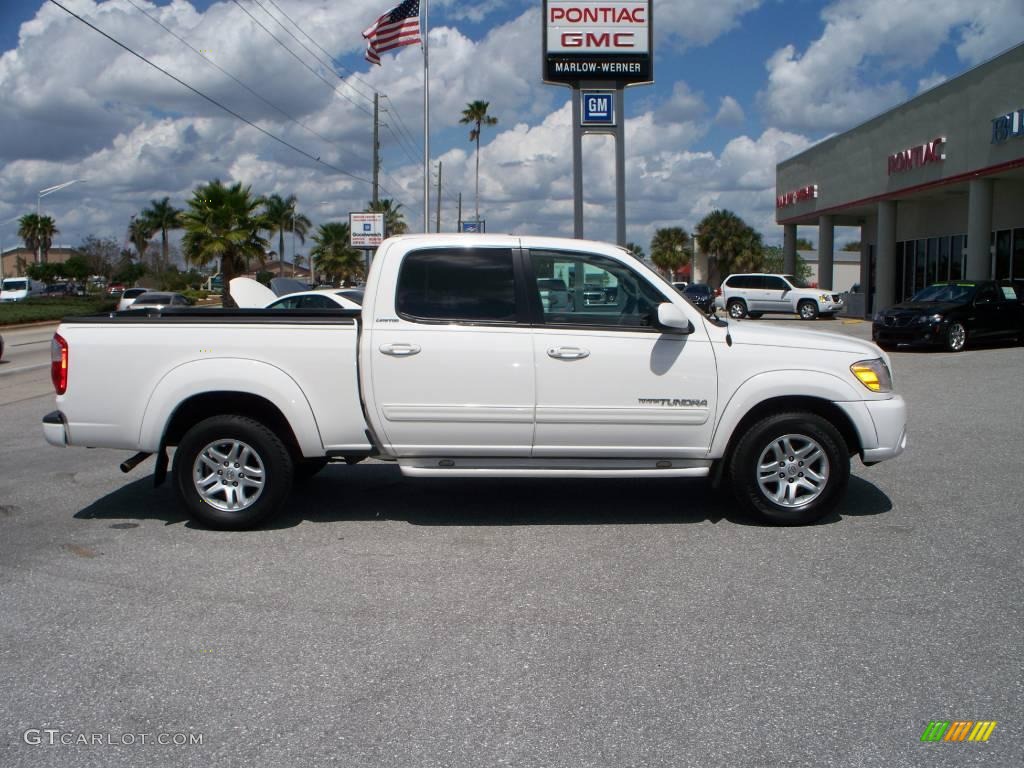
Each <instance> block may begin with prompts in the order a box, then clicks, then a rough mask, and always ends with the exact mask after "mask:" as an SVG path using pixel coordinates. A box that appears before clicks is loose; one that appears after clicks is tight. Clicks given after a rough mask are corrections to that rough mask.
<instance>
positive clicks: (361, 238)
mask: <svg viewBox="0 0 1024 768" xmlns="http://www.w3.org/2000/svg"><path fill="white" fill-rule="evenodd" d="M348 228H349V242H350V243H351V245H352V247H353V248H376V247H377V246H378V245H380V244H381V243H382V242H383V241H384V214H383V213H369V212H360V213H350V214H349V215H348Z"/></svg>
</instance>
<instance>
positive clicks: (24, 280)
mask: <svg viewBox="0 0 1024 768" xmlns="http://www.w3.org/2000/svg"><path fill="white" fill-rule="evenodd" d="M45 290H46V285H45V284H43V283H41V282H39V281H38V280H32V279H31V278H28V277H7V278H4V280H3V281H2V282H0V301H21V300H22V299H27V298H28V297H29V296H41V295H42V294H43V292H44V291H45Z"/></svg>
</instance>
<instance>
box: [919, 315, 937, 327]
mask: <svg viewBox="0 0 1024 768" xmlns="http://www.w3.org/2000/svg"><path fill="white" fill-rule="evenodd" d="M941 322H942V315H921V317H919V318H917V319H916V320H915V321H914V323H915V324H917V325H928V324H929V323H941Z"/></svg>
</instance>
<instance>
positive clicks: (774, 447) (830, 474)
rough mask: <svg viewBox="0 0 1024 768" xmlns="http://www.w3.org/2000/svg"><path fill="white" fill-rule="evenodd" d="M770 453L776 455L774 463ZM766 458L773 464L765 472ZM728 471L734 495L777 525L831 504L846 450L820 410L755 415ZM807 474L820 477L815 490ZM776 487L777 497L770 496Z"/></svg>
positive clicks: (820, 512)
mask: <svg viewBox="0 0 1024 768" xmlns="http://www.w3.org/2000/svg"><path fill="white" fill-rule="evenodd" d="M787 439H788V442H787ZM783 449H785V451H783V452H782V453H781V454H780V453H779V452H780V451H782V450H783ZM790 450H791V451H792V453H791V454H790V455H785V453H786V452H789V451H790ZM818 452H820V454H821V458H819V457H818V456H817V453H818ZM801 454H803V455H801ZM762 459H770V460H771V461H770V462H769V461H762ZM776 459H781V461H780V464H779V466H778V467H777V468H774V462H775V460H776ZM804 459H805V460H806V461H805V462H804V463H801V461H802V460H804ZM769 463H771V464H772V466H773V468H772V470H771V472H770V473H766V472H765V469H766V468H767V466H768V464H769ZM776 472H778V475H776ZM805 472H806V476H805V474H804V473H805ZM729 475H730V479H731V481H732V487H733V492H734V493H735V495H736V499H737V500H738V501H739V502H740V503H741V504H742V505H743V506H744V507H746V508H747V509H748V510H749V511H751V512H753V513H754V514H755V515H757V516H758V517H760V518H761V519H763V520H765V521H767V522H770V523H775V524H777V525H806V524H807V523H813V522H815V521H817V520H820V519H821V518H822V517H824V516H825V515H827V514H829V513H830V512H832V511H833V510H834V509H835V507H836V505H837V504H838V502H839V500H840V499H841V498H842V496H843V493H844V492H845V491H846V485H847V483H848V482H849V479H850V456H849V452H848V450H847V446H846V441H845V440H843V437H842V435H840V434H839V431H838V430H837V429H836V428H835V427H834V426H832V424H830V423H829V422H828V421H827V420H825V419H824V418H822V417H821V416H818V415H817V414H814V413H808V412H803V411H794V412H791V413H780V414H776V415H773V416H768V417H766V418H764V419H762V420H760V421H759V422H757V423H756V424H754V425H753V426H752V427H751V428H750V429H749V430H747V432H746V434H745V435H743V437H741V438H740V441H739V443H737V445H736V449H735V450H734V451H733V454H732V458H731V460H730V462H729ZM812 475H814V476H816V477H819V478H823V479H822V481H821V482H820V483H819V484H818V485H817V489H816V490H814V488H813V486H814V484H815V482H816V481H815V480H814V478H813V477H812ZM773 484H774V486H773ZM808 485H810V486H812V488H811V489H808V488H807V486H808ZM776 493H778V494H779V495H780V496H781V497H782V498H781V499H778V497H775V498H773V496H774V495H775V494H776ZM789 497H792V498H789ZM780 501H781V503H780Z"/></svg>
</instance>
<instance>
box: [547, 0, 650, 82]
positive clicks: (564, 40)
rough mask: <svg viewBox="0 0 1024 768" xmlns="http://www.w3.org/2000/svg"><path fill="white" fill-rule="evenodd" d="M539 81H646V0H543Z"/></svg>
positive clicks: (647, 26)
mask: <svg viewBox="0 0 1024 768" xmlns="http://www.w3.org/2000/svg"><path fill="white" fill-rule="evenodd" d="M543 25H544V26H543V29H544V45H543V51H544V54H543V55H544V80H545V81H547V82H549V83H578V82H580V81H582V80H602V81H609V82H619V83H648V82H651V81H652V79H653V77H652V66H651V61H652V59H651V49H652V43H653V34H652V20H651V0H603V1H602V0H545V2H544V21H543Z"/></svg>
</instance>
